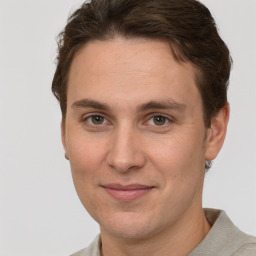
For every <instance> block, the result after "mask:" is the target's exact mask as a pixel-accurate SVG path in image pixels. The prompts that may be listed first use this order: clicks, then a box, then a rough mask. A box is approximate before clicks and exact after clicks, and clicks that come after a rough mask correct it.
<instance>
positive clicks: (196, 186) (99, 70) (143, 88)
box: [62, 38, 210, 238]
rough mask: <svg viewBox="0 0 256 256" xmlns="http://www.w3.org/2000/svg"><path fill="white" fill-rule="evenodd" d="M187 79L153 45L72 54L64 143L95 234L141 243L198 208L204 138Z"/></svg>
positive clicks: (126, 44)
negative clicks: (96, 227)
mask: <svg viewBox="0 0 256 256" xmlns="http://www.w3.org/2000/svg"><path fill="white" fill-rule="evenodd" d="M194 73H195V71H194V67H193V66H192V64H190V63H183V64H180V63H177V62H176V61H175V60H174V59H173V57H172V55H171V51H170V47H169V45H168V44H167V43H166V42H162V41H157V40H155V41H154V40H146V39H145V40H143V39H136V40H135V39H133V40H127V39H120V38H119V39H115V40H112V41H105V42H99V41H94V42H90V43H88V44H87V45H85V46H84V47H83V48H82V49H81V50H80V51H79V52H78V53H77V54H76V55H75V58H74V60H73V62H72V65H71V69H70V74H69V80H68V91H67V115H66V121H65V123H64V124H63V128H62V139H63V144H64V148H65V151H66V154H67V156H68V158H69V160H70V164H71V170H72V176H73V180H74V184H75V187H76V190H77V193H78V196H79V198H80V200H81V202H82V204H83V205H84V207H85V208H86V209H87V211H88V212H89V213H90V214H91V216H92V217H93V218H94V219H95V220H96V221H97V222H98V223H99V225H100V228H101V231H102V233H105V234H109V235H112V236H116V237H123V238H145V237H148V236H152V235H154V234H156V233H157V232H160V231H163V230H165V229H171V228H172V227H174V226H175V225H178V223H179V222H181V221H182V218H183V219H184V216H190V217H191V216H193V214H195V213H196V212H197V211H198V210H199V209H202V206H201V197H202V186H203V179H204V165H205V160H206V159H208V160H209V157H208V156H207V154H208V153H207V152H208V147H209V145H208V144H209V141H210V139H209V130H208V129H206V128H205V125H204V121H203V111H202V100H201V96H200V94H199V91H198V89H197V87H196V85H195V78H194Z"/></svg>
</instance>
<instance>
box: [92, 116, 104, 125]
mask: <svg viewBox="0 0 256 256" xmlns="http://www.w3.org/2000/svg"><path fill="white" fill-rule="evenodd" d="M90 119H91V122H92V123H93V124H95V125H99V124H103V123H104V121H105V118H104V117H102V116H91V118H90Z"/></svg>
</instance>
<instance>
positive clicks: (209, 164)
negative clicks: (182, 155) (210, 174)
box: [205, 160, 212, 171]
mask: <svg viewBox="0 0 256 256" xmlns="http://www.w3.org/2000/svg"><path fill="white" fill-rule="evenodd" d="M211 166H212V161H211V160H206V161H205V169H206V171H208V170H209V169H210V168H211Z"/></svg>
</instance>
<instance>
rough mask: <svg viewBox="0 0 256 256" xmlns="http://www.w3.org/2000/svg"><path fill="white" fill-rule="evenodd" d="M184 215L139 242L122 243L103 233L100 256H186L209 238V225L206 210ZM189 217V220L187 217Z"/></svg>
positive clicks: (124, 241)
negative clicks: (173, 223) (206, 237)
mask: <svg viewBox="0 0 256 256" xmlns="http://www.w3.org/2000/svg"><path fill="white" fill-rule="evenodd" d="M188 212H189V214H188V213H184V215H183V216H182V217H181V219H180V220H179V222H178V223H176V224H175V225H172V226H171V227H166V228H165V229H164V230H161V231H159V232H158V233H156V234H154V235H152V236H150V237H147V238H144V239H140V240H137V239H136V240H135V239H120V238H117V237H114V236H111V235H109V234H108V233H107V232H104V230H101V239H102V249H101V256H137V255H147V256H185V255H188V254H189V253H190V252H191V251H192V250H193V249H194V248H195V247H196V246H197V245H198V244H199V243H200V242H201V241H202V240H203V239H204V237H205V236H206V235H207V233H208V232H209V230H210V228H211V227H210V224H209V223H208V222H207V220H206V218H205V215H204V212H203V209H202V208H201V209H200V210H198V211H195V212H193V214H191V211H188ZM187 215H188V216H187Z"/></svg>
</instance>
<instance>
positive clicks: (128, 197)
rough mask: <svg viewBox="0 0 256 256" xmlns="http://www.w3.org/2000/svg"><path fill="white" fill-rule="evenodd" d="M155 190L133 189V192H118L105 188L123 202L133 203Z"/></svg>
mask: <svg viewBox="0 0 256 256" xmlns="http://www.w3.org/2000/svg"><path fill="white" fill-rule="evenodd" d="M152 189H153V188H145V189H132V190H117V189H112V188H105V190H106V191H107V192H108V193H109V194H110V195H111V196H113V197H114V198H116V199H118V200H121V201H132V200H135V199H137V198H139V197H141V196H143V195H145V194H147V193H149V192H150V191H151V190H152Z"/></svg>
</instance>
